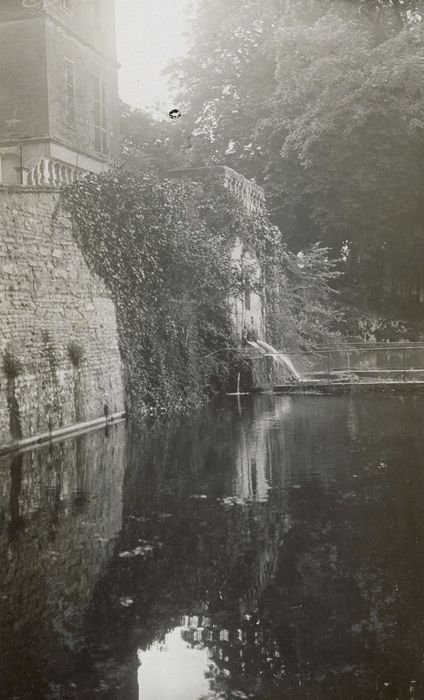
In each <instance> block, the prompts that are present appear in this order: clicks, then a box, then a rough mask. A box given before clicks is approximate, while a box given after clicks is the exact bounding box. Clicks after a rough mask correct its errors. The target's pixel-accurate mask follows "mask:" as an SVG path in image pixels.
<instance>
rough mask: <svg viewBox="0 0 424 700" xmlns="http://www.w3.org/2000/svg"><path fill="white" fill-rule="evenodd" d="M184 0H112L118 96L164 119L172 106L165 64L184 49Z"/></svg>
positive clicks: (185, 20) (185, 16)
mask: <svg viewBox="0 0 424 700" xmlns="http://www.w3.org/2000/svg"><path fill="white" fill-rule="evenodd" d="M187 4H188V3H187V0H116V15H117V41H118V60H119V62H120V64H121V66H122V67H121V69H120V95H121V98H122V99H123V100H124V102H128V103H129V104H131V105H132V106H134V107H152V108H155V112H156V113H157V115H158V116H159V114H160V113H163V114H164V116H166V115H167V114H168V112H169V111H170V110H171V109H173V108H174V107H175V106H176V105H174V104H172V98H171V95H170V93H169V89H168V84H167V79H166V78H165V77H163V76H162V75H161V71H162V70H163V68H165V67H166V65H167V64H168V63H169V62H170V61H173V60H175V58H177V57H179V56H180V55H181V54H183V53H184V51H185V50H186V48H187V46H186V39H185V37H184V30H185V29H186V28H187V11H186V7H187Z"/></svg>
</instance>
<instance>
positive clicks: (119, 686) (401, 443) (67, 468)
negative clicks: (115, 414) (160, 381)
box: [0, 395, 424, 700]
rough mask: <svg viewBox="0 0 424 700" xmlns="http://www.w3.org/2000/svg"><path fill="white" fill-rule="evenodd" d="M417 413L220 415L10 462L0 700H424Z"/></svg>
mask: <svg viewBox="0 0 424 700" xmlns="http://www.w3.org/2000/svg"><path fill="white" fill-rule="evenodd" d="M423 422H424V398H413V397H408V398H402V397H382V396H379V397H377V396H375V395H374V396H361V397H342V396H341V397H323V396H310V397H302V396H293V397H283V396H275V397H273V396H271V395H262V396H257V397H248V396H246V397H241V399H240V400H238V399H237V398H236V397H227V398H225V399H219V400H217V401H215V402H213V403H212V404H211V405H210V406H208V407H207V408H205V409H202V410H201V411H199V412H197V413H195V414H194V415H192V416H190V417H187V418H180V419H178V420H175V421H171V422H166V423H159V422H157V423H153V424H151V425H149V426H146V425H145V426H133V427H128V426H125V425H124V424H121V425H119V426H115V427H114V428H111V429H110V430H109V431H108V432H107V433H104V432H102V431H100V432H95V433H90V434H87V435H85V436H82V437H79V438H77V439H73V440H68V441H65V442H62V443H59V444H55V445H53V446H50V447H43V448H42V449H39V450H35V451H33V452H27V453H25V454H21V455H15V456H13V458H12V457H8V458H7V459H6V458H3V460H2V461H0V557H1V559H0V562H1V567H0V698H1V699H2V700H3V698H5V699H7V700H10V699H12V698H13V699H15V700H24V699H25V700H26V699H28V698H30V699H31V700H32V699H34V700H45V699H47V700H51V699H61V700H63V699H68V698H69V699H75V698H81V699H82V698H84V699H87V700H91V699H92V698H101V699H104V700H115V699H116V700H138V699H139V700H209V699H210V698H226V699H227V698H228V699H230V698H254V699H256V700H284V699H286V698H288V699H290V700H306V699H308V700H309V699H310V700H357V699H360V700H374V699H375V700H380V699H390V700H395V699H396V698H398V699H399V700H404V699H406V698H408V699H413V700H422V699H423V698H424V672H423V669H424V666H423V664H424V459H423V454H424V433H423Z"/></svg>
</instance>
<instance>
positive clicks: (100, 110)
mask: <svg viewBox="0 0 424 700" xmlns="http://www.w3.org/2000/svg"><path fill="white" fill-rule="evenodd" d="M92 83H93V122H94V148H95V149H96V151H97V152H98V153H102V154H103V155H107V153H108V151H109V149H108V138H107V117H106V83H105V82H104V81H103V80H100V78H99V77H98V76H96V75H93V76H92Z"/></svg>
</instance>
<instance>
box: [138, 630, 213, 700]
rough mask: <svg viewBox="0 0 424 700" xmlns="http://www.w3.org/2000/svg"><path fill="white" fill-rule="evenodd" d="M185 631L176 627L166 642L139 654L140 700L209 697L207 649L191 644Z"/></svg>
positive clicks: (186, 699)
mask: <svg viewBox="0 0 424 700" xmlns="http://www.w3.org/2000/svg"><path fill="white" fill-rule="evenodd" d="M182 629H183V628H181V627H176V628H175V629H174V630H172V632H168V634H166V635H165V638H164V640H163V641H162V642H155V643H154V644H153V645H152V646H151V647H150V648H149V649H148V650H147V651H142V650H140V651H139V652H138V661H139V663H140V667H139V670H138V685H139V700H158V698H160V699H161V700H199V698H201V697H206V696H207V695H208V691H209V684H208V680H207V677H206V674H205V668H207V666H208V654H207V650H206V649H205V648H203V649H202V648H201V649H199V648H196V647H194V646H191V645H189V644H187V643H186V642H185V641H184V638H183V634H182Z"/></svg>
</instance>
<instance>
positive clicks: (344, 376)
mask: <svg viewBox="0 0 424 700" xmlns="http://www.w3.org/2000/svg"><path fill="white" fill-rule="evenodd" d="M285 354H286V356H287V357H289V358H290V360H291V361H292V363H293V364H294V366H295V367H296V369H297V370H298V372H299V373H300V374H301V376H302V381H307V380H309V381H311V382H316V383H353V382H373V383H376V382H403V383H406V382H424V344H422V343H413V344H410V343H408V344H400V343H396V344H388V343H387V344H385V346H384V347H383V346H382V345H374V344H373V345H362V344H361V345H355V346H353V345H349V346H346V347H337V348H331V349H329V348H328V349H327V348H325V349H324V348H323V349H316V350H314V351H310V352H288V353H285ZM273 355H274V354H270V356H273ZM278 356H280V357H281V354H280V353H275V357H276V359H277V358H278ZM286 381H290V373H289V372H288V371H285V369H284V365H283V363H281V361H279V362H273V383H278V382H281V383H284V382H286Z"/></svg>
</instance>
